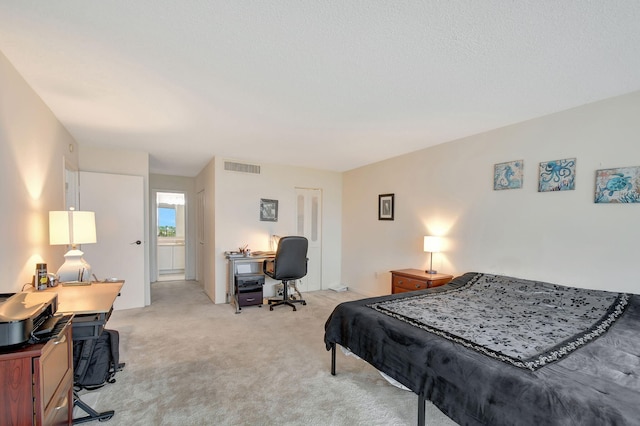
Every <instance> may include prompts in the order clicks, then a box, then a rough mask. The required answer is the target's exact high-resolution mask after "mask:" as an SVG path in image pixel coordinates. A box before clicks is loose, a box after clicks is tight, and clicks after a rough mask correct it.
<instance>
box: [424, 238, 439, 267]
mask: <svg viewBox="0 0 640 426" xmlns="http://www.w3.org/2000/svg"><path fill="white" fill-rule="evenodd" d="M441 247H442V239H441V238H440V237H434V236H426V237H424V251H425V252H429V253H431V259H430V261H429V269H428V270H427V271H425V272H426V273H427V274H437V273H438V271H434V270H433V253H438V252H440V249H441Z"/></svg>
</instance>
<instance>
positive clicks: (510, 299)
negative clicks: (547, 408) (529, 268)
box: [368, 274, 629, 370]
mask: <svg viewBox="0 0 640 426" xmlns="http://www.w3.org/2000/svg"><path fill="white" fill-rule="evenodd" d="M628 300H629V295H628V294H625V293H612V292H607V291H599V290H588V289H581V288H574V287H565V286H559V285H555V284H550V283H544V282H538V281H531V280H524V279H518V278H513V277H506V276H497V275H489V274H477V275H476V276H474V277H473V279H471V280H469V281H468V282H467V283H466V284H465V285H464V286H462V287H460V288H454V289H451V290H450V291H446V292H441V293H436V294H420V295H415V296H411V297H406V298H403V299H399V300H388V301H382V302H377V303H372V304H370V305H368V306H369V307H371V308H373V309H375V310H376V311H378V312H381V313H384V314H386V315H389V316H392V317H394V318H396V319H399V320H401V321H404V322H407V323H409V324H411V325H413V326H416V327H419V328H422V329H424V330H427V331H429V332H431V333H433V334H436V335H438V336H441V337H444V338H446V339H449V340H451V341H454V342H456V343H460V344H462V345H464V346H466V347H468V348H471V349H474V350H476V351H478V352H480V353H482V354H484V355H487V356H490V357H493V358H496V359H498V360H501V361H503V362H507V363H510V364H512V365H514V366H517V367H521V368H526V369H529V370H536V369H538V368H540V367H542V366H544V365H546V364H548V363H550V362H553V361H557V360H559V359H561V358H563V357H565V356H567V355H568V354H570V353H571V352H573V351H574V350H576V349H578V348H580V347H581V346H583V345H585V344H587V343H588V342H590V341H591V340H593V339H595V338H597V337H598V336H600V335H602V334H603V333H605V332H606V331H607V330H608V329H609V327H610V326H611V325H612V324H613V323H614V322H615V321H616V319H617V318H619V317H620V315H622V313H623V312H624V310H625V308H626V306H627V304H628Z"/></svg>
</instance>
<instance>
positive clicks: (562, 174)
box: [538, 158, 576, 192]
mask: <svg viewBox="0 0 640 426" xmlns="http://www.w3.org/2000/svg"><path fill="white" fill-rule="evenodd" d="M575 177H576V159H575V158H565V159H564V160H554V161H547V162H544V163H540V174H539V176H538V192H548V191H569V190H572V189H576V184H575Z"/></svg>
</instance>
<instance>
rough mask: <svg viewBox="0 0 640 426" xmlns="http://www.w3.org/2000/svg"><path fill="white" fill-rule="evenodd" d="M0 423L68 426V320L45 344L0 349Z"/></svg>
mask: <svg viewBox="0 0 640 426" xmlns="http://www.w3.org/2000/svg"><path fill="white" fill-rule="evenodd" d="M0 389H2V392H0V413H2V414H1V415H0V426H5V425H20V426H22V425H38V426H39V425H46V426H49V425H70V424H71V423H72V413H73V346H72V338H71V321H69V322H67V324H66V325H65V326H64V328H63V329H62V330H61V331H60V332H59V333H58V335H57V336H56V337H54V338H53V339H51V340H49V341H47V342H46V343H39V344H34V345H29V346H25V347H23V348H20V349H16V350H13V351H11V352H0Z"/></svg>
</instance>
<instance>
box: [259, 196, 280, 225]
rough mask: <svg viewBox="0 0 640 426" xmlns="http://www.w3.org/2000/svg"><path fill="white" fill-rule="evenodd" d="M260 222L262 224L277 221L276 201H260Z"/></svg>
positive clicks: (265, 199) (262, 199)
mask: <svg viewBox="0 0 640 426" xmlns="http://www.w3.org/2000/svg"><path fill="white" fill-rule="evenodd" d="M260 220H261V221H263V222H277V221H278V200H269V199H267V198H261V199H260Z"/></svg>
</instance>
